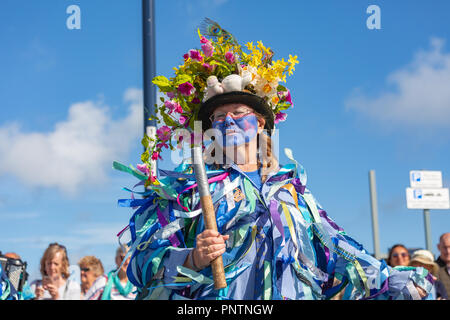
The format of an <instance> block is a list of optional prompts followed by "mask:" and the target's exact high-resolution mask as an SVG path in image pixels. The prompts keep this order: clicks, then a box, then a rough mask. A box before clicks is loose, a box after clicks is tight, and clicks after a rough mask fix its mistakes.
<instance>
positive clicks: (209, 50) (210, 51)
mask: <svg viewBox="0 0 450 320" xmlns="http://www.w3.org/2000/svg"><path fill="white" fill-rule="evenodd" d="M202 50H203V53H204V54H205V57H211V56H212V55H213V53H214V47H213V46H212V45H211V43H205V44H202Z"/></svg>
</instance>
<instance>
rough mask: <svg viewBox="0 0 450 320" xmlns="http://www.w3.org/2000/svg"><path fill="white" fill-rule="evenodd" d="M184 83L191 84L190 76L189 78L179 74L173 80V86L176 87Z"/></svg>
mask: <svg viewBox="0 0 450 320" xmlns="http://www.w3.org/2000/svg"><path fill="white" fill-rule="evenodd" d="M185 82H191V83H192V78H191V76H189V75H187V74H180V75H178V76H177V77H176V78H175V80H174V85H175V86H177V87H178V86H179V85H180V84H182V83H185Z"/></svg>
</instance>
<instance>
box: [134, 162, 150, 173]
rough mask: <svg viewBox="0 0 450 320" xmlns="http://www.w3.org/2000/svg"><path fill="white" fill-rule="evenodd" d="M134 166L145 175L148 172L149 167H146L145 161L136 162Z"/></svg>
mask: <svg viewBox="0 0 450 320" xmlns="http://www.w3.org/2000/svg"><path fill="white" fill-rule="evenodd" d="M136 167H137V169H138V170H139V171H141V172H142V173H144V174H145V175H147V176H148V174H149V172H150V169H149V168H148V167H147V165H146V164H145V163H144V164H138V165H137V166H136Z"/></svg>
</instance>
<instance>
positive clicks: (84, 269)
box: [80, 268, 91, 272]
mask: <svg viewBox="0 0 450 320" xmlns="http://www.w3.org/2000/svg"><path fill="white" fill-rule="evenodd" d="M89 270H91V269H90V268H80V271H83V272H88V271H89Z"/></svg>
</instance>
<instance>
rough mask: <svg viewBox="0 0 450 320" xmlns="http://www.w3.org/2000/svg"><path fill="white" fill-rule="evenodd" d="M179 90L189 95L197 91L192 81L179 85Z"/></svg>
mask: <svg viewBox="0 0 450 320" xmlns="http://www.w3.org/2000/svg"><path fill="white" fill-rule="evenodd" d="M178 91H179V92H180V93H181V94H182V95H184V96H186V97H188V96H190V95H191V94H193V93H194V92H195V88H194V86H193V85H192V84H191V83H190V82H185V83H182V84H180V85H179V86H178Z"/></svg>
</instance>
